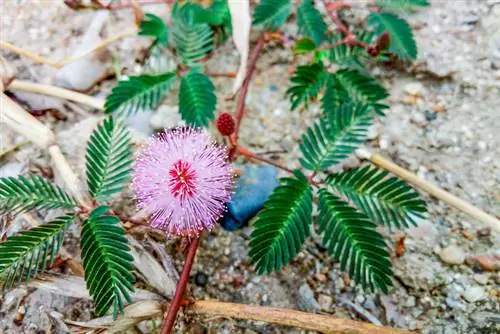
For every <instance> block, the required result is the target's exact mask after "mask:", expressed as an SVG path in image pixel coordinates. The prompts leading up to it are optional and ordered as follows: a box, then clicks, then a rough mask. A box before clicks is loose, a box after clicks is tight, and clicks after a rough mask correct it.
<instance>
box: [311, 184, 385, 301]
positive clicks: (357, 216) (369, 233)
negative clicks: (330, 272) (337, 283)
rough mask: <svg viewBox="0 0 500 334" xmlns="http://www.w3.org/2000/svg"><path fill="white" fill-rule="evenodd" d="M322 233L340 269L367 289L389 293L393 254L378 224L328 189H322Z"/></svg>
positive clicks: (320, 209) (320, 195) (320, 225)
mask: <svg viewBox="0 0 500 334" xmlns="http://www.w3.org/2000/svg"><path fill="white" fill-rule="evenodd" d="M318 209H319V213H318V223H319V233H320V234H323V244H324V246H325V247H326V248H327V249H328V254H329V255H331V256H332V257H333V259H334V261H336V262H340V270H342V271H345V270H346V269H349V276H350V277H351V278H352V279H353V280H354V281H355V282H356V283H358V284H361V285H362V286H363V287H364V288H365V289H366V288H369V289H371V290H372V291H374V290H375V289H380V290H382V291H383V292H384V293H387V292H388V290H389V287H390V286H392V281H391V278H392V275H393V273H392V268H391V262H390V260H389V252H388V250H387V246H386V244H385V242H384V239H383V237H382V236H381V235H380V234H379V233H378V232H377V231H376V229H375V228H376V225H375V224H374V223H372V222H371V221H370V220H369V219H368V217H366V216H365V215H364V214H362V213H361V212H358V211H356V210H355V209H354V208H352V207H350V206H349V205H348V204H347V203H346V202H344V201H342V200H341V199H340V198H338V197H336V196H335V195H333V194H331V193H329V192H328V191H327V190H326V189H320V190H319V203H318Z"/></svg>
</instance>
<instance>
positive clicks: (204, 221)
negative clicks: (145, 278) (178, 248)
mask: <svg viewBox="0 0 500 334" xmlns="http://www.w3.org/2000/svg"><path fill="white" fill-rule="evenodd" d="M133 174H134V176H133V182H132V188H133V190H134V192H135V197H136V199H137V203H138V204H137V206H138V209H139V210H142V211H143V212H145V213H146V214H147V215H148V216H149V221H150V224H151V226H152V227H155V228H159V229H162V230H165V231H166V232H167V233H169V234H173V235H183V236H186V235H187V236H193V235H199V233H200V232H201V231H203V230H210V229H212V228H213V227H214V226H215V224H216V223H217V220H218V219H219V218H220V217H221V216H222V215H223V213H224V211H225V210H226V203H227V202H228V201H229V199H230V198H231V190H232V188H233V177H232V169H231V165H230V164H229V162H228V157H227V150H226V149H225V148H224V147H220V146H217V145H215V144H214V143H213V141H212V140H211V138H210V137H209V136H208V135H206V134H204V133H203V132H201V131H200V130H197V129H193V128H189V127H183V128H176V129H173V130H168V131H165V132H163V133H161V134H160V135H157V136H155V137H153V138H152V139H151V140H150V142H149V143H148V144H147V145H146V147H145V148H144V149H143V150H142V151H141V152H140V153H139V156H138V158H137V161H136V163H135V165H134V172H133Z"/></svg>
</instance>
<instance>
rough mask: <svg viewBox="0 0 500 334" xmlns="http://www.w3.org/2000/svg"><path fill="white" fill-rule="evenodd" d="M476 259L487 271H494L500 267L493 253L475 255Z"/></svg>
mask: <svg viewBox="0 0 500 334" xmlns="http://www.w3.org/2000/svg"><path fill="white" fill-rule="evenodd" d="M475 260H476V262H477V264H478V265H479V266H480V267H481V269H483V270H486V271H494V270H496V269H497V268H498V267H499V263H498V261H497V260H496V259H495V257H494V256H493V255H489V254H483V255H478V256H476V257H475Z"/></svg>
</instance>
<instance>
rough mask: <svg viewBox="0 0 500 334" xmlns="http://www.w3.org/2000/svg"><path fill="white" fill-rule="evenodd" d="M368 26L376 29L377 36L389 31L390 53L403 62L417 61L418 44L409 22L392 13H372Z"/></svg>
mask: <svg viewBox="0 0 500 334" xmlns="http://www.w3.org/2000/svg"><path fill="white" fill-rule="evenodd" d="M368 25H370V26H372V27H375V31H376V32H377V34H379V35H381V34H382V33H383V32H384V31H387V32H388V33H389V35H390V36H391V44H390V47H389V51H390V52H392V53H394V54H395V55H396V56H398V57H399V58H401V59H402V60H415V59H417V43H416V42H415V38H414V37H413V30H412V29H411V27H410V25H409V24H408V22H406V21H405V20H404V19H402V18H400V17H398V16H397V15H395V14H391V13H371V14H370V15H369V16H368Z"/></svg>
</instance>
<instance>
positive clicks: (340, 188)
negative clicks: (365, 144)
mask: <svg viewBox="0 0 500 334" xmlns="http://www.w3.org/2000/svg"><path fill="white" fill-rule="evenodd" d="M326 183H327V184H328V185H329V186H330V187H331V188H332V189H333V190H334V191H335V192H337V193H339V194H340V195H343V196H345V197H346V198H347V199H349V201H351V202H352V203H354V204H355V205H356V206H357V207H358V208H359V209H360V210H361V211H363V212H364V213H365V214H366V215H367V216H368V217H370V219H372V220H374V221H378V222H380V223H381V224H383V225H386V226H389V227H396V228H403V227H409V225H410V224H412V225H415V226H416V225H417V224H416V222H415V220H414V217H420V218H423V214H424V213H425V212H426V208H425V202H424V201H423V200H422V199H421V198H420V196H419V195H418V193H416V192H415V191H414V190H413V189H412V188H410V187H409V186H408V185H407V184H406V183H405V182H403V181H402V180H399V179H397V178H395V177H390V176H389V173H387V172H385V171H382V170H378V169H376V168H373V167H371V166H366V167H364V168H353V169H351V170H349V171H346V172H341V173H336V174H333V175H330V176H329V177H328V178H327V180H326Z"/></svg>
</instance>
